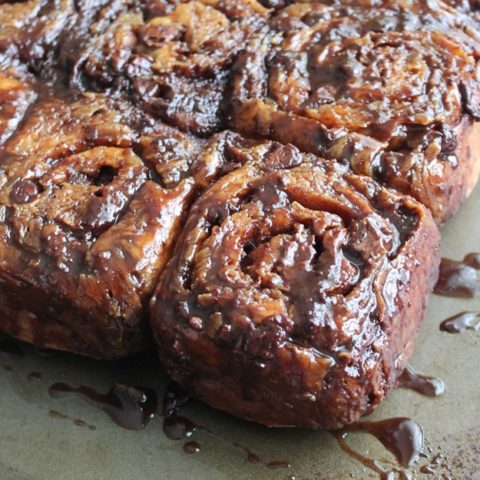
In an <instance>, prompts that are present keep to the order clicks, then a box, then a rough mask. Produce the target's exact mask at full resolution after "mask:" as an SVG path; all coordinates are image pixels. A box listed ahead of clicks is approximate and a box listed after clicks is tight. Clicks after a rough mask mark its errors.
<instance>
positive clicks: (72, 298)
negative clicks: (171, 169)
mask: <svg viewBox="0 0 480 480" xmlns="http://www.w3.org/2000/svg"><path fill="white" fill-rule="evenodd" d="M123 108H124V109H123ZM127 118H128V120H127ZM129 123H132V124H134V123H140V120H138V121H137V120H136V119H135V116H134V112H133V111H132V110H131V109H129V107H124V106H121V105H119V104H115V102H110V101H108V100H107V99H106V98H104V97H103V96H101V95H94V94H88V95H81V96H79V97H78V99H77V100H75V101H71V100H68V101H67V100H62V99H60V98H58V96H55V97H43V98H42V100H41V101H39V102H37V103H36V105H35V106H34V107H32V108H31V109H30V111H29V116H28V118H27V119H26V120H25V121H24V122H23V124H22V127H21V128H20V129H18V131H17V133H16V134H15V135H14V136H12V137H11V138H10V139H9V140H8V141H7V143H6V144H5V146H4V155H3V159H2V163H1V166H0V169H1V172H2V176H1V181H0V212H1V213H0V216H1V218H2V223H1V224H0V237H1V244H2V246H1V248H0V278H1V279H2V283H3V288H2V290H1V292H0V306H1V308H2V310H3V312H4V313H3V315H2V329H3V330H4V331H6V332H8V333H10V334H11V335H14V336H16V337H18V338H21V339H23V340H26V341H29V342H33V343H36V344H38V345H40V346H43V347H49V348H60V349H66V350H71V351H74V352H78V353H82V354H85V355H89V356H93V357H105V358H113V357H118V356H122V355H125V354H127V353H131V352H134V351H137V350H139V349H142V348H144V347H145V345H146V344H147V343H148V341H149V336H148V335H147V328H146V322H145V318H144V305H145V302H146V301H147V300H148V298H149V295H150V293H151V290H152V289H153V287H154V284H155V282H156V279H157V277H158V275H159V273H160V271H161V269H162V268H163V265H164V264H165V263H166V261H167V260H168V255H169V250H170V245H171V243H172V241H173V239H174V238H175V236H176V235H177V233H178V230H179V227H180V221H181V219H182V217H183V215H184V209H185V205H186V202H188V201H189V198H190V196H191V194H192V191H193V182H192V181H191V180H185V181H179V182H177V184H176V185H174V186H172V188H167V187H166V186H162V185H161V184H159V183H157V182H155V181H152V179H151V178H152V173H151V171H150V169H149V168H148V165H147V164H145V163H144V162H143V161H142V159H141V158H140V157H139V156H138V155H137V154H136V153H135V152H134V151H133V148H134V147H135V146H136V145H137V144H138V142H139V140H138V138H137V137H138V132H136V131H135V130H134V127H136V128H138V126H136V125H129ZM144 130H146V132H148V134H149V135H150V136H153V137H155V138H157V140H159V137H161V133H159V132H158V130H157V131H155V128H154V127H152V128H149V127H148V124H147V126H144ZM164 133H165V135H166V137H165V138H166V139H168V140H169V141H173V139H172V138H171V137H170V135H169V130H168V129H167V131H166V132H164ZM141 138H143V137H141ZM27 292H28V293H27Z"/></svg>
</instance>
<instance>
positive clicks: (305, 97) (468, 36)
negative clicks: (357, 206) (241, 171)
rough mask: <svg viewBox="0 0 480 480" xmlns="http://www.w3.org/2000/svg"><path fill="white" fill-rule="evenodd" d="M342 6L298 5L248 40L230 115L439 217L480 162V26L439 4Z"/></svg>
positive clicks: (463, 192) (469, 184)
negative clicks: (377, 183) (395, 191)
mask: <svg viewBox="0 0 480 480" xmlns="http://www.w3.org/2000/svg"><path fill="white" fill-rule="evenodd" d="M338 3H339V4H338V5H333V6H327V5H325V4H323V3H312V2H309V3H295V4H293V5H290V6H288V7H287V8H285V9H283V10H280V11H279V12H278V13H277V14H276V15H274V16H273V17H272V19H271V21H270V26H271V28H270V30H269V31H268V32H262V34H258V35H256V36H255V37H254V38H253V39H252V40H251V41H250V43H249V46H248V47H247V49H246V50H245V51H244V52H243V53H242V54H241V55H240V56H239V58H238V60H237V62H236V63H235V65H234V66H233V73H232V78H231V81H230V90H229V96H228V97H227V107H226V108H227V110H229V112H230V113H229V116H228V119H229V123H230V125H231V126H232V127H234V128H235V129H240V130H242V131H243V132H248V133H250V134H256V135H258V134H261V135H265V136H269V137H273V138H275V139H277V140H281V141H283V142H285V141H289V142H291V143H294V144H295V145H297V146H298V147H300V148H301V149H303V150H305V151H311V152H314V153H317V154H321V155H322V156H325V157H327V158H333V159H336V160H339V161H347V162H349V163H350V165H351V167H352V169H353V170H354V171H355V172H356V173H359V174H363V175H368V176H370V177H373V178H375V179H377V180H378V181H380V182H382V183H384V184H387V185H389V186H393V187H395V188H397V189H399V190H401V191H403V192H405V193H408V194H411V195H413V196H415V197H416V198H417V199H419V200H420V201H421V202H423V203H424V204H425V205H427V206H428V207H429V208H430V209H431V210H432V213H433V215H434V218H435V220H436V221H437V222H438V223H441V222H443V221H444V220H446V219H447V218H449V217H450V216H451V215H452V214H453V213H454V212H455V211H456V209H457V208H458V206H459V205H460V204H461V203H462V201H463V200H464V198H465V197H466V196H467V195H468V194H469V193H470V191H471V190H472V188H473V185H474V184H475V183H476V181H477V179H478V173H479V169H480V167H479V164H480V158H479V155H478V144H479V143H480V141H478V140H477V139H478V137H479V136H480V127H479V126H478V123H477V122H476V120H478V119H479V105H480V101H479V99H480V97H479V87H478V81H477V80H478V72H477V66H476V62H477V59H478V58H479V53H480V52H479V49H478V45H479V40H480V36H479V29H478V27H479V24H478V22H475V21H474V20H472V19H470V18H469V16H468V15H464V14H462V13H460V12H459V11H457V10H454V9H452V8H450V7H448V6H447V5H445V4H443V3H442V2H436V1H431V2H408V1H407V2H403V1H393V0H385V1H382V2H375V3H376V5H375V8H365V6H364V3H365V2H363V1H351V2H338ZM346 3H348V5H347V6H346ZM472 130H475V134H474V135H473V136H471V133H472ZM468 144H470V147H471V148H470V149H469V151H466V150H465V149H464V146H465V145H468Z"/></svg>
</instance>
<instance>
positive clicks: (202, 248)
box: [151, 143, 439, 428]
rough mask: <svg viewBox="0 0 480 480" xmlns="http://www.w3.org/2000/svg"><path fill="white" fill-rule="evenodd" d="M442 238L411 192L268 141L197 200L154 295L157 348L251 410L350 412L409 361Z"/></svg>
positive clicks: (204, 395)
mask: <svg viewBox="0 0 480 480" xmlns="http://www.w3.org/2000/svg"><path fill="white" fill-rule="evenodd" d="M438 243H439V235H438V232H437V229H436V227H435V225H434V223H433V220H432V218H431V215H430V213H429V212H428V211H427V210H426V209H425V208H424V207H422V206H421V205H420V204H419V203H417V202H415V201H414V200H413V199H411V198H409V197H404V196H401V195H398V194H396V193H394V192H392V191H388V190H385V189H383V188H381V187H379V186H378V184H376V183H375V182H373V181H372V180H369V179H368V178H367V177H360V176H356V175H353V174H351V173H348V172H347V173H345V172H344V171H342V170H341V169H339V167H338V166H337V165H335V164H332V163H329V162H325V161H321V160H319V159H317V158H316V157H314V156H309V155H302V154H301V153H300V152H299V151H298V150H297V149H296V148H295V147H292V146H282V145H279V144H275V143H268V144H267V145H266V148H265V149H264V154H263V155H262V156H261V157H259V158H258V161H256V162H251V163H248V164H246V165H244V166H243V167H241V168H239V169H237V170H234V171H233V172H231V173H229V174H227V175H226V176H224V177H223V178H222V179H220V180H219V181H217V182H216V183H215V184H214V185H213V186H212V187H211V188H210V189H208V190H207V191H206V192H205V193H204V194H203V195H201V196H200V198H199V199H198V200H197V201H196V203H195V204H194V205H193V207H192V209H191V211H190V214H189V217H188V219H187V222H186V225H185V227H184V229H183V231H182V234H181V236H180V238H179V240H178V242H177V245H176V249H175V253H174V256H173V258H172V260H171V261H170V263H169V265H168V267H167V269H166V271H165V272H164V274H163V275H162V277H161V279H160V283H159V287H158V289H157V291H156V294H155V296H154V298H153V299H152V301H151V312H152V319H151V320H152V325H153V329H154V333H155V336H156V339H157V343H158V346H159V351H160V358H161V360H162V362H163V364H164V365H165V367H166V369H167V371H168V372H169V374H170V375H171V376H172V377H173V379H174V380H175V381H177V382H178V383H180V384H181V385H182V386H183V387H184V388H185V389H186V390H187V391H188V392H191V393H192V394H193V395H194V396H196V397H198V398H201V399H202V400H204V401H205V402H207V403H209V404H211V405H213V406H215V407H216V408H219V409H222V410H225V411H227V412H230V413H233V414H235V415H238V416H241V417H243V418H246V419H248V420H253V421H257V422H260V423H264V424H266V425H270V426H280V425H297V426H306V427H313V428H317V427H328V428H337V427H340V426H342V425H344V424H346V423H350V422H352V421H354V420H355V419H357V418H358V417H359V416H360V415H362V414H363V413H365V412H367V411H370V410H371V409H372V408H373V407H374V406H375V405H377V404H378V403H379V402H380V401H381V400H382V399H383V398H384V396H385V394H386V392H387V391H388V389H389V388H390V387H391V386H392V385H394V384H395V382H396V380H397V377H398V375H399V374H400V373H401V372H402V370H403V367H404V366H405V362H406V360H407V358H408V356H409V355H410V353H411V351H412V348H413V342H414V336H415V332H416V330H417V328H418V326H419V324H420V321H421V318H422V315H423V309H424V306H425V302H426V297H427V294H428V292H429V291H430V290H431V288H432V286H433V283H434V281H435V279H436V274H437V269H438V260H439V258H438Z"/></svg>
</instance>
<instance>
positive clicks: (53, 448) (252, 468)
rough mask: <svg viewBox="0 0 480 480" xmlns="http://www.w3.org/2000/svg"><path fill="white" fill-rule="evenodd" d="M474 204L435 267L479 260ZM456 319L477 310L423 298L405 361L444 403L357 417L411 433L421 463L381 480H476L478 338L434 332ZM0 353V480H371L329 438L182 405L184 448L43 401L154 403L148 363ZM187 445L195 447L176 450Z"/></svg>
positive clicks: (359, 446) (87, 411)
mask: <svg viewBox="0 0 480 480" xmlns="http://www.w3.org/2000/svg"><path fill="white" fill-rule="evenodd" d="M479 201H480V189H477V191H476V192H475V193H474V194H473V195H472V197H471V198H470V200H469V201H468V202H467V203H466V204H465V205H464V207H463V209H462V210H461V212H460V213H459V214H458V215H457V216H456V217H455V218H454V219H453V220H451V221H450V222H449V223H448V225H446V226H445V227H444V228H443V232H442V233H443V247H442V253H443V256H444V257H449V258H454V259H461V258H463V257H464V255H465V254H466V253H469V252H475V251H480V244H479V238H480V225H479V224H478V222H477V218H478V208H479V205H480V203H479ZM465 310H469V311H470V310H471V311H475V310H480V299H473V300H470V299H468V300H464V299H454V298H446V297H440V296H436V295H432V296H431V298H430V303H429V307H428V310H427V314H426V318H425V322H424V324H423V327H422V329H421V331H420V334H419V337H418V341H417V348H416V351H415V354H414V356H413V358H412V359H411V362H410V363H411V365H412V366H413V367H414V368H415V369H416V370H417V371H418V372H421V373H423V374H427V375H431V376H434V377H438V378H441V379H443V380H444V382H445V385H446V391H445V393H444V394H443V395H442V396H439V397H437V398H430V397H426V396H422V395H420V394H418V393H417V392H415V391H412V390H408V389H397V390H396V391H393V392H391V393H390V394H389V396H388V398H387V400H386V401H385V402H384V403H383V404H382V405H381V406H380V407H379V408H378V409H377V410H376V411H375V413H374V414H373V415H371V416H370V417H368V420H372V421H375V420H381V419H388V418H392V417H410V418H412V419H414V420H415V421H417V422H418V423H419V424H420V425H421V426H422V429H423V432H424V435H425V448H426V454H425V455H426V456H428V458H423V457H421V458H420V460H419V464H418V465H413V466H412V467H411V468H409V469H408V470H406V471H403V472H401V471H400V472H399V471H396V472H394V473H391V474H390V476H388V475H387V476H386V477H385V476H384V477H385V478H387V477H388V479H389V480H390V479H394V478H403V479H412V480H413V479H416V478H421V479H423V478H425V479H452V480H470V479H475V480H478V479H480V333H478V332H475V331H465V332H463V333H458V334H450V333H446V332H442V331H440V328H439V326H440V323H441V321H442V320H444V319H445V318H447V317H449V316H451V315H454V314H456V313H458V312H461V311H465ZM7 342H8V340H7ZM5 345H9V347H8V348H4V349H3V350H6V351H2V352H1V354H0V361H1V364H0V367H1V368H0V377H1V384H2V389H1V393H0V408H1V412H2V414H1V419H0V432H1V433H0V479H1V480H56V479H61V480H78V479H81V480H90V479H91V480H101V479H108V480H110V479H116V480H133V479H136V480H137V479H159V480H163V479H195V480H207V479H208V480H215V479H219V480H220V479H237V480H241V479H267V480H268V479H285V480H287V479H291V480H293V479H294V478H295V479H298V480H300V479H318V480H320V479H321V480H334V479H335V480H337V479H342V480H343V479H349V478H356V479H370V478H373V479H374V478H380V477H381V475H380V474H379V473H377V472H375V471H373V470H372V469H371V468H369V467H367V466H365V465H364V464H363V463H362V462H360V461H359V460H358V459H356V458H354V457H353V456H352V455H349V454H347V453H346V452H345V451H344V450H342V449H341V448H340V446H339V443H338V442H337V440H336V438H335V437H334V436H333V435H332V434H331V433H329V432H324V431H318V432H313V431H306V430H300V429H267V428H265V427H261V426H258V425H255V424H251V423H248V422H244V421H241V420H239V419H236V418H233V417H230V416H228V415H225V414H222V413H221V412H217V411H214V410H212V409H211V408H209V407H207V406H206V405H203V404H201V403H200V402H195V401H191V402H190V403H188V404H187V405H186V406H185V407H184V408H183V409H182V415H184V416H185V417H187V418H189V419H191V420H192V421H193V422H194V423H195V424H196V425H197V426H201V427H200V428H197V430H196V431H195V432H194V433H193V435H192V436H191V438H189V439H185V440H179V441H172V440H169V439H168V438H167V437H166V436H165V435H164V433H163V431H162V417H161V416H160V415H156V416H155V417H154V418H153V419H152V420H151V421H150V423H149V424H148V425H147V426H146V428H145V429H143V430H141V431H132V430H127V429H124V428H120V427H119V426H118V425H116V424H115V423H114V422H113V421H112V420H111V419H110V418H109V416H108V415H107V414H106V413H105V412H104V411H102V410H101V409H99V408H94V407H93V406H91V405H89V404H87V403H85V402H83V401H81V400H79V399H78V398H68V399H54V398H52V397H51V395H50V394H49V388H50V387H51V386H52V384H54V383H57V382H65V383H67V384H69V385H71V386H74V387H76V386H79V385H86V386H89V387H92V388H93V389H95V390H96V391H98V392H102V393H103V392H107V391H108V390H109V389H110V388H111V387H112V385H113V384H114V383H115V382H121V383H124V384H127V385H135V386H144V387H149V388H152V389H154V390H155V391H156V392H157V394H158V396H159V398H160V399H161V398H162V395H163V392H164V391H165V389H166V386H167V384H168V379H167V378H166V376H160V377H159V375H158V373H157V372H158V370H159V367H158V364H157V363H156V359H155V355H154V353H152V354H147V355H144V356H141V357H137V358H133V359H128V360H124V361H122V362H117V363H102V362H97V361H92V360H88V359H84V358H81V357H77V356H74V355H69V354H63V353H53V354H52V353H49V352H39V351H37V350H35V349H33V348H32V347H30V346H27V345H24V344H16V345H17V346H19V348H20V349H21V352H23V354H20V351H16V349H15V348H14V347H13V346H12V345H11V344H10V343H7V344H5ZM8 350H11V351H8ZM187 440H188V441H193V442H196V443H195V444H193V446H192V444H189V445H187V447H185V443H186V442H187ZM345 442H346V443H347V445H348V446H349V448H351V449H352V450H353V451H355V452H358V453H360V454H361V455H363V456H365V457H366V458H370V459H374V460H377V461H378V462H379V463H378V464H379V465H381V466H382V468H383V467H385V469H386V471H388V470H389V469H390V467H391V470H393V471H395V470H401V469H397V468H396V467H395V466H394V465H395V459H394V457H393V456H392V455H391V454H390V453H389V452H388V451H387V450H386V449H385V448H384V447H383V446H382V444H381V443H380V442H378V441H377V440H376V439H375V438H374V437H372V436H370V435H368V434H365V433H349V434H348V435H347V437H346V438H345ZM194 447H196V448H194ZM198 448H199V451H196V450H198ZM184 449H186V450H190V451H195V452H196V453H186V452H185V451H184ZM422 465H430V468H426V467H425V466H424V467H423V468H422Z"/></svg>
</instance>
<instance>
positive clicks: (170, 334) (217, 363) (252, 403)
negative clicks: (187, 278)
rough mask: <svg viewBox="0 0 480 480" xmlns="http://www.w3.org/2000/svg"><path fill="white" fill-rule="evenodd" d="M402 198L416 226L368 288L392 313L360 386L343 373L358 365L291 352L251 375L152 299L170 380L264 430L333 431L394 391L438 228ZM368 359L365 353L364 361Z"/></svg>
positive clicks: (251, 369)
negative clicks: (386, 296)
mask: <svg viewBox="0 0 480 480" xmlns="http://www.w3.org/2000/svg"><path fill="white" fill-rule="evenodd" d="M406 198H407V202H408V205H409V207H410V206H411V208H413V209H415V211H416V212H417V213H418V218H419V221H418V225H417V227H416V228H415V230H414V231H413V232H412V233H411V236H410V237H409V238H408V239H407V240H406V242H405V244H404V245H403V247H402V249H401V252H400V253H399V254H398V256H397V257H396V258H395V259H394V260H393V261H392V262H391V263H390V264H389V265H388V266H386V267H385V268H384V269H382V271H381V272H380V274H379V275H378V276H377V277H376V278H375V279H374V280H373V282H378V286H379V287H378V288H379V289H381V290H382V291H395V292H396V294H395V308H394V309H393V311H391V310H389V308H388V307H384V308H385V310H388V311H387V313H384V314H383V315H382V316H381V318H380V320H379V321H380V322H381V325H382V330H383V331H384V332H385V336H386V340H385V343H384V344H383V346H382V347H378V348H379V349H380V350H379V351H376V353H379V359H378V360H375V363H374V365H372V366H371V368H370V370H369V372H368V373H363V374H360V377H359V378H354V377H352V376H350V375H349V374H347V368H353V369H355V368H357V367H358V371H359V372H361V371H362V366H361V365H362V362H364V361H365V359H364V358H359V357H356V358H355V359H354V360H353V363H349V364H345V365H343V364H341V363H337V364H334V365H332V363H331V362H330V359H329V357H328V356H325V357H322V356H321V355H320V354H319V352H316V353H315V352H314V351H313V350H314V349H312V353H311V355H310V354H306V351H305V349H303V348H302V349H297V348H296V346H295V345H294V344H290V345H288V346H285V347H282V348H281V349H280V350H279V351H277V354H276V357H275V359H274V360H269V361H267V362H266V366H263V367H262V366H258V368H257V365H256V364H255V362H253V361H252V358H251V357H248V355H245V354H243V353H242V352H241V351H238V350H237V351H234V350H233V349H232V350H228V351H226V350H225V348H223V347H222V346H221V345H219V344H218V343H216V342H215V341H214V340H212V339H211V338H209V337H208V336H207V335H205V334H204V332H202V331H196V330H195V329H194V328H190V327H189V325H188V324H187V323H184V322H182V321H181V320H180V319H178V320H177V319H175V318H174V317H171V316H170V314H169V313H165V312H164V310H163V307H164V306H165V305H162V304H161V303H159V302H157V300H156V298H155V297H154V298H153V299H152V301H151V303H150V309H151V321H152V325H153V330H154V334H155V336H156V340H157V346H158V349H159V354H160V359H161V361H162V364H163V365H164V366H165V368H166V370H167V372H168V373H169V375H171V376H172V377H173V379H174V380H175V381H177V382H178V383H180V384H181V385H182V386H183V387H184V388H185V389H186V390H187V391H188V392H190V393H191V394H192V395H193V396H195V397H196V398H199V399H201V400H203V401H205V402H206V403H208V404H210V405H211V406H213V407H215V408H217V409H219V410H223V411H225V412H228V413H230V414H233V415H236V416H239V417H241V418H244V419H246V420H249V421H254V422H258V423H262V424H264V425H267V426H269V427H281V426H297V427H307V428H314V429H315V428H329V429H336V428H340V427H342V426H343V425H345V424H348V423H351V422H354V421H355V420H357V419H358V418H359V417H360V416H361V415H363V414H365V413H367V412H369V411H371V410H373V409H374V408H375V407H376V406H377V405H378V404H379V403H380V402H381V401H382V400H383V399H384V397H385V395H386V393H387V392H388V391H389V390H390V389H391V388H392V387H393V386H394V385H395V384H396V382H397V380H398V377H399V375H400V374H401V372H402V371H403V369H404V367H405V365H406V363H407V360H408V358H409V357H410V355H411V354H412V351H413V348H414V342H415V335H416V332H417V330H418V328H419V327H420V325H421V322H422V319H423V315H424V311H425V307H426V304H427V299H428V295H429V293H430V292H431V290H432V288H433V285H434V284H435V282H436V279H437V277H438V265H439V247H440V235H439V232H438V228H437V227H436V225H435V223H434V221H433V219H432V216H431V214H430V212H429V211H428V210H427V209H425V208H423V207H422V206H421V205H420V204H418V203H417V202H415V201H413V200H411V199H409V198H408V197H406ZM165 278H167V279H168V278H169V274H168V273H167V275H166V277H165ZM167 283H169V282H167ZM161 289H162V287H160V290H161ZM384 289H385V290H384ZM390 289H391V290H390ZM158 294H159V293H158V292H157V295H158ZM159 295H160V296H161V295H162V293H160V294H159ZM369 348H370V347H369ZM370 355H371V354H369V353H368V352H367V351H365V357H368V356H370ZM372 358H373V356H372ZM313 392H317V393H315V394H313ZM318 392H320V393H318Z"/></svg>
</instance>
